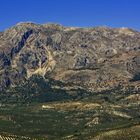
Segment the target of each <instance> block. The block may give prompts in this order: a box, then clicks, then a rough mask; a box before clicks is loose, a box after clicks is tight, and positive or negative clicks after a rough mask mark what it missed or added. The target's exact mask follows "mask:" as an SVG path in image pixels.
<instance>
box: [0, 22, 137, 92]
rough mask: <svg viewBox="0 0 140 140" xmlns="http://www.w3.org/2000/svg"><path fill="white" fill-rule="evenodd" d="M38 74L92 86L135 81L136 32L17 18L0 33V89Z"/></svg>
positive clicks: (102, 86)
mask: <svg viewBox="0 0 140 140" xmlns="http://www.w3.org/2000/svg"><path fill="white" fill-rule="evenodd" d="M35 74H39V75H41V76H43V77H44V78H46V79H47V78H48V77H51V78H53V79H55V80H60V81H63V82H66V83H74V84H78V85H82V86H86V88H89V89H91V90H95V89H99V88H100V89H102V88H109V87H110V86H114V85H115V84H119V83H122V82H127V83H131V82H135V81H137V82H138V81H139V80H140V33H139V32H137V31H134V30H132V29H128V28H108V27H95V28H70V27H63V26H61V25H58V24H44V25H38V24H34V23H19V24H17V25H16V26H14V27H12V28H10V29H8V30H6V31H4V32H1V33H0V90H2V89H5V88H6V87H8V86H16V85H19V84H24V82H25V81H26V80H28V78H30V77H31V76H33V75H35Z"/></svg>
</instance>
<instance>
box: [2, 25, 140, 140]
mask: <svg viewBox="0 0 140 140" xmlns="http://www.w3.org/2000/svg"><path fill="white" fill-rule="evenodd" d="M139 92H140V33H139V32H138V31H135V30H133V29H129V28H109V27H93V28H78V27H77V28H76V27H64V26H61V25H58V24H42V25H39V24H34V23H18V24H17V25H15V26H13V27H11V28H9V29H7V30H5V31H4V32H0V139H10V138H11V139H37V140H38V139H42V140H43V139H49V140H53V139H54V140H59V139H60V140H61V139H62V140H82V139H84V140H89V139H91V140H92V139H93V140H106V139H107V140H120V139H122V140H123V139H124V140H126V139H127V140H134V139H140V135H139V134H140V127H139V125H140V119H139V118H140V111H139V107H140V94H139ZM68 126H70V127H69V128H68ZM29 130H30V131H29Z"/></svg>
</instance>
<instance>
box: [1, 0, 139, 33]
mask: <svg viewBox="0 0 140 140" xmlns="http://www.w3.org/2000/svg"><path fill="white" fill-rule="evenodd" d="M23 21H32V22H36V23H47V22H54V23H59V24H62V25H64V26H81V27H92V26H101V25H106V26H111V27H130V28H134V29H137V30H139V31H140V0H0V31H2V30H4V29H6V28H8V27H10V26H13V25H15V24H16V23H18V22H23Z"/></svg>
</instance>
